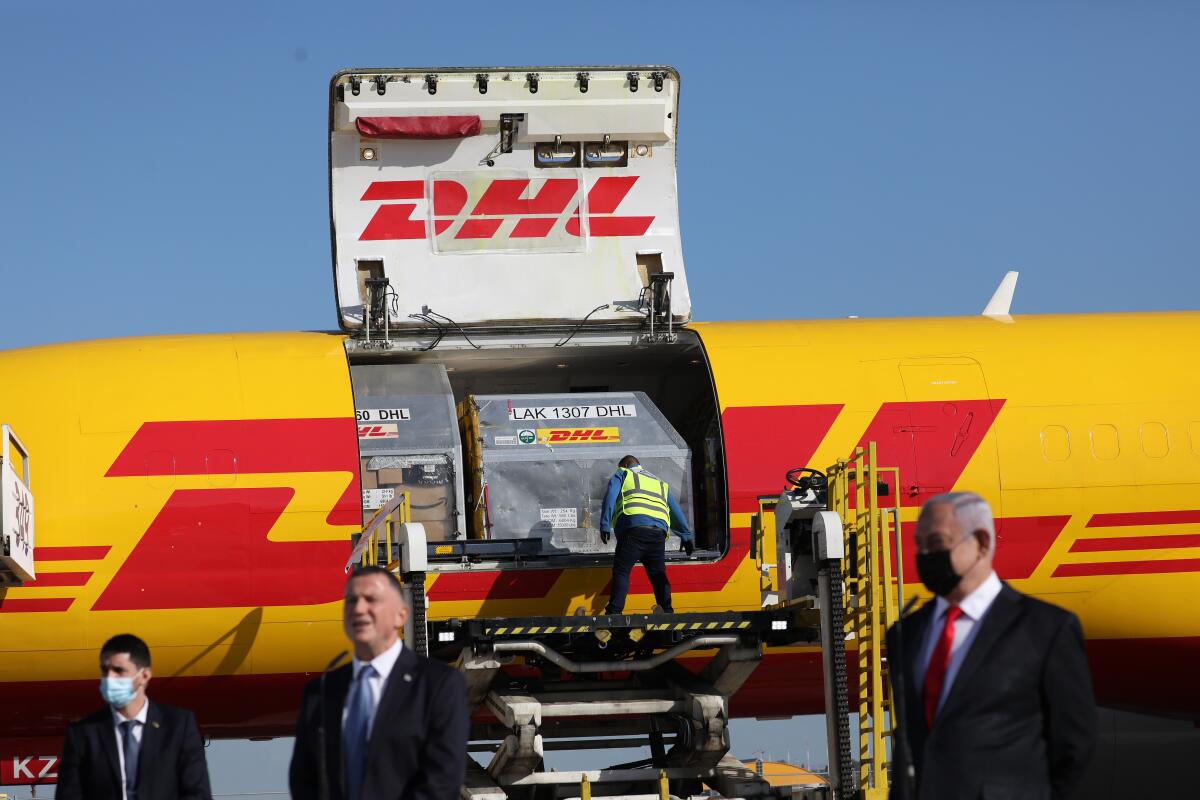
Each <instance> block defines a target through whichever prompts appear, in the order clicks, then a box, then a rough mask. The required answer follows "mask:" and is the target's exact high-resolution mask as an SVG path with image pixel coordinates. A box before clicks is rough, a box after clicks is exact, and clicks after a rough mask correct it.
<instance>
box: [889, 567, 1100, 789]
mask: <svg viewBox="0 0 1200 800" xmlns="http://www.w3.org/2000/svg"><path fill="white" fill-rule="evenodd" d="M934 606H935V604H934V603H932V602H930V603H926V604H925V605H924V606H922V607H921V608H920V609H918V610H917V611H915V612H914V613H912V614H910V615H909V616H908V617H906V618H905V619H904V621H903V631H904V641H903V660H904V665H905V666H907V667H908V669H907V670H904V671H903V673H904V674H903V676H901V675H900V674H899V673H900V672H901V670H899V669H897V667H899V666H901V665H900V664H899V663H897V662H896V661H893V663H892V681H893V686H894V687H895V690H896V691H897V692H899V691H900V688H899V686H898V685H897V684H898V683H901V682H902V683H903V684H904V697H905V712H906V715H907V719H906V720H905V730H906V731H907V733H908V745H909V748H908V749H909V752H910V753H911V755H912V760H913V762H914V764H915V766H916V773H917V776H916V777H917V797H918V798H920V800H941V799H942V798H947V799H949V798H954V800H974V798H982V800H1005V799H1006V798H1012V799H1013V800H1051V798H1053V800H1060V798H1069V797H1072V796H1073V794H1074V792H1075V790H1076V789H1077V788H1078V786H1079V784H1080V781H1081V780H1082V778H1083V774H1084V771H1085V769H1086V768H1087V765H1088V762H1089V760H1090V759H1091V755H1092V749H1093V746H1094V744H1095V737H1096V709H1095V702H1094V700H1093V698H1092V681H1091V676H1090V674H1089V672H1088V665H1087V655H1086V653H1085V651H1084V644H1083V631H1082V629H1081V628H1080V626H1079V619H1078V618H1077V617H1076V616H1075V615H1074V614H1072V613H1070V612H1068V611H1064V610H1063V609H1061V608H1059V607H1057V606H1053V605H1050V604H1049V603H1043V602H1042V601H1040V600H1035V599H1034V598H1032V597H1028V596H1026V595H1023V594H1021V593H1019V592H1017V591H1016V590H1014V589H1012V588H1011V587H1010V586H1009V585H1008V584H1004V587H1003V588H1002V589H1001V590H1000V594H999V595H998V596H997V597H996V599H995V601H994V602H993V603H992V606H991V608H989V609H988V612H987V614H986V615H985V616H984V618H983V622H982V623H980V626H981V627H980V629H979V631H978V632H977V633H976V635H975V638H974V640H973V641H972V643H971V649H970V650H969V651H967V655H966V658H965V659H964V660H963V663H962V666H961V667H960V668H959V671H958V674H957V676H955V679H954V683H953V685H951V687H950V692H949V694H948V695H947V696H946V702H945V703H944V704H943V705H942V709H941V711H940V712H939V713H938V716H937V719H935V720H934V723H933V728H932V730H931V729H929V728H928V727H927V726H926V724H925V713H924V710H923V705H922V703H921V687H920V686H918V685H916V680H915V675H916V670H915V669H914V667H913V665H914V664H915V663H916V661H917V659H918V658H919V657H920V650H921V644H922V642H923V641H924V639H925V634H926V631H927V630H928V628H929V625H930V623H931V622H932V617H933V612H934ZM897 652H898V650H897V648H896V631H895V628H894V627H893V628H892V630H890V631H889V632H888V653H889V654H895V653H897ZM903 769H904V765H902V764H899V763H898V764H897V765H896V769H895V771H894V776H895V777H894V779H893V781H892V794H891V796H892V797H893V798H906V797H907V792H906V790H905V786H904V781H903V778H902V775H903V774H904V773H903Z"/></svg>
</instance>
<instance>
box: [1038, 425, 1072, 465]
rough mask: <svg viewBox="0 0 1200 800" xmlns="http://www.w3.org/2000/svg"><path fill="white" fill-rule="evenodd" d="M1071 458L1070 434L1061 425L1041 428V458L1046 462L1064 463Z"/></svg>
mask: <svg viewBox="0 0 1200 800" xmlns="http://www.w3.org/2000/svg"><path fill="white" fill-rule="evenodd" d="M1070 457H1071V434H1070V433H1069V432H1068V431H1067V429H1066V428H1064V427H1063V426H1062V425H1047V426H1046V427H1044V428H1042V458H1044V459H1046V460H1047V461H1066V460H1067V459H1068V458H1070Z"/></svg>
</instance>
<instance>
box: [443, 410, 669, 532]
mask: <svg viewBox="0 0 1200 800" xmlns="http://www.w3.org/2000/svg"><path fill="white" fill-rule="evenodd" d="M459 415H460V417H461V419H462V424H463V431H464V434H463V436H464V441H465V445H466V448H467V464H468V472H469V475H468V486H469V489H468V495H469V497H468V503H469V504H470V506H471V512H472V513H471V519H472V529H471V535H472V536H473V537H476V538H481V539H491V540H496V539H539V540H541V542H542V547H541V552H542V553H543V554H545V555H550V554H555V553H560V554H561V553H597V552H606V551H611V550H612V549H613V547H614V542H612V541H610V542H609V543H608V544H607V545H603V544H601V542H600V535H599V531H600V514H601V510H602V509H601V506H602V503H603V501H604V492H605V489H606V488H607V486H608V480H609V478H611V477H612V475H613V473H614V472H615V471H616V468H617V462H618V461H620V460H621V458H622V457H623V456H625V455H627V454H628V455H634V456H636V457H637V458H638V459H639V460H640V461H641V462H642V465H643V466H644V467H645V468H646V469H647V470H649V471H650V472H651V473H653V474H654V475H656V476H658V477H659V478H661V479H662V480H664V481H666V482H667V483H668V484H670V486H671V491H672V493H673V494H674V495H675V498H676V499H677V500H678V501H679V505H680V506H681V507H682V509H683V511H684V513H685V514H686V515H687V517H688V521H689V523H691V520H692V455H691V451H690V450H689V449H688V446H687V444H686V443H685V442H684V440H683V437H681V436H680V435H679V434H678V433H677V432H676V431H675V429H674V428H673V427H672V426H671V423H669V422H667V419H666V417H664V416H663V415H662V413H661V412H660V411H659V410H658V409H657V408H656V407H655V406H654V404H653V403H651V402H650V399H649V398H648V397H647V396H646V394H645V393H644V392H603V393H588V394H583V393H579V394H520V395H472V396H469V397H468V398H467V399H466V400H464V401H463V402H462V403H461V404H460V406H459ZM667 546H668V548H670V549H678V548H679V539H678V538H677V537H671V539H670V540H669V541H668V545H667Z"/></svg>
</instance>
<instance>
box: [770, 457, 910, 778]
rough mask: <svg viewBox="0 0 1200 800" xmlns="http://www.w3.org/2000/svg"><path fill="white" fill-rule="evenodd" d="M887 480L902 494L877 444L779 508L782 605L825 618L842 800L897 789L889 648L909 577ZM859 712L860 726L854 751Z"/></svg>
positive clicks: (805, 473)
mask: <svg viewBox="0 0 1200 800" xmlns="http://www.w3.org/2000/svg"><path fill="white" fill-rule="evenodd" d="M884 476H890V477H891V487H897V486H899V485H900V480H899V470H898V469H896V468H882V467H879V466H878V463H877V460H876V447H875V443H874V442H870V443H868V444H867V445H866V446H865V447H859V448H856V449H855V451H854V453H853V454H851V456H850V458H848V459H846V460H842V461H838V462H837V463H836V464H834V465H832V466H830V467H829V468H828V469H827V470H826V471H825V472H823V473H822V472H820V471H818V470H814V469H811V468H803V469H799V470H793V471H792V472H791V473H789V474H788V479H789V483H790V484H791V487H790V488H788V489H787V490H785V491H784V492H783V494H782V495H780V497H779V499H778V501H776V503H775V504H774V520H775V528H776V530H775V541H776V561H777V565H776V569H777V576H776V584H777V589H778V592H779V597H780V605H781V606H782V607H785V608H787V607H793V606H800V607H814V606H815V607H816V608H817V609H818V611H819V617H820V624H821V655H822V668H823V673H824V682H825V709H826V721H827V737H828V743H829V772H830V784H831V786H832V788H833V792H834V796H835V797H837V798H862V800H885V798H887V796H888V789H889V786H890V781H891V774H890V765H891V761H892V756H891V753H892V750H893V747H894V745H895V742H894V741H893V739H894V728H895V723H894V720H895V713H894V710H893V705H892V701H893V697H892V691H891V684H890V682H889V674H888V668H887V659H886V656H885V653H884V647H885V637H886V634H887V630H888V628H890V627H891V625H892V624H894V623H895V622H896V620H897V618H898V617H899V609H900V607H901V605H902V600H903V598H902V596H901V592H902V584H903V574H902V572H901V566H900V565H901V553H902V541H901V537H900V536H899V532H900V511H899V506H898V502H893V504H892V505H887V504H885V503H884V502H883V498H884V497H885V496H886V493H889V491H890V492H891V494H892V497H893V498H894V497H895V494H894V489H893V490H889V487H888V485H887V483H886V482H885V481H884V480H883V478H884ZM763 511H764V514H762V515H760V516H761V517H762V518H764V519H765V518H766V517H765V511H766V509H765V508H764V509H763ZM847 642H851V643H853V647H854V651H855V652H854V654H853V658H852V657H851V655H850V654H849V653H848V652H847V647H846V646H847ZM852 679H853V684H854V686H856V687H857V689H856V691H855V692H854V694H853V695H852V693H851V688H852ZM852 708H853V710H855V711H857V713H858V719H859V725H858V747H857V748H855V747H854V745H853V740H852V737H851V733H850V711H851V709H852Z"/></svg>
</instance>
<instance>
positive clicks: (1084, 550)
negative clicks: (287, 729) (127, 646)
mask: <svg viewBox="0 0 1200 800" xmlns="http://www.w3.org/2000/svg"><path fill="white" fill-rule="evenodd" d="M1003 404H1004V401H1003V400H970V401H959V402H958V403H957V404H955V405H956V409H957V411H956V414H955V415H954V418H952V419H950V422H951V424H946V423H945V421H944V420H945V419H946V418H947V417H946V410H947V404H946V403H943V402H940V401H939V402H937V403H926V402H893V403H883V404H882V405H881V406H880V408H879V410H878V412H877V414H876V416H875V418H874V419H873V420H871V421H870V422H869V423H868V425H867V427H866V429H865V430H863V432H862V433H861V435H860V437H859V439H858V443H859V444H865V443H866V442H868V441H874V442H876V443H877V445H878V459H879V462H880V463H882V464H894V465H898V466H899V467H900V474H901V478H902V481H903V483H902V485H901V486H900V487H898V488H899V491H898V492H897V493H896V494H893V495H891V496H893V497H896V499H898V500H899V501H900V504H901V505H903V506H905V507H906V508H910V509H912V508H915V507H919V506H920V504H921V503H922V502H923V501H924V500H926V499H928V497H929V496H930V495H931V494H932V493H935V492H939V491H945V490H948V489H949V488H951V487H955V486H956V485H957V483H958V479H959V476H960V475H961V474H962V472H963V470H964V468H965V467H966V465H967V463H968V462H969V461H971V459H972V458H973V457H974V455H975V452H976V449H977V448H978V446H979V444H980V443H981V441H982V440H983V439H984V438H985V436H986V435H987V433H988V431H989V430H990V429H991V427H992V425H993V423H994V421H995V418H996V415H997V414H998V413H999V411H1000V409H1001V407H1002V406H1003ZM841 412H842V406H840V405H837V404H829V405H794V406H773V407H768V408H760V407H753V406H745V407H730V408H727V409H726V410H725V411H724V413H723V414H722V423H723V427H724V433H725V460H726V467H727V474H728V484H727V490H728V499H729V512H730V515H731V527H730V530H729V537H730V546H729V550H728V552H727V554H726V556H725V557H724V558H721V559H718V560H716V561H713V562H706V563H698V564H692V565H687V566H685V567H679V566H672V567H671V568H670V569H671V570H672V571H673V572H675V573H678V576H677V577H678V580H677V583H678V590H679V592H680V593H687V592H708V591H722V590H723V589H724V588H725V587H726V585H727V583H728V581H730V580H731V579H732V576H733V574H734V572H735V570H736V568H737V566H738V564H739V563H742V562H743V561H744V559H745V558H746V557H747V556H748V553H749V545H750V529H749V527H748V526H747V525H746V524H744V523H743V522H742V519H744V518H745V517H748V516H749V515H750V514H752V513H755V512H757V509H758V498H759V497H761V496H763V495H765V494H771V493H773V492H777V491H778V486H779V478H780V476H781V475H782V474H783V473H784V472H786V470H787V469H788V468H789V467H790V466H793V465H794V464H796V463H807V462H808V460H809V459H810V458H811V457H812V455H813V454H814V453H815V451H816V450H817V447H818V445H820V444H821V443H822V442H823V441H824V440H825V438H826V436H827V435H828V434H829V432H830V430H831V428H832V426H833V423H834V421H835V420H836V419H837V418H838V417H839V415H840V414H841ZM964 419H967V420H970V421H972V422H973V423H974V424H972V425H970V426H966V425H964V424H963V420H964ZM897 420H900V421H901V422H903V424H902V425H901V424H897ZM914 426H915V427H919V428H920V429H921V432H922V435H921V436H920V437H912V436H911V435H908V434H907V433H906V431H907V430H909V429H911V428H912V427H914ZM964 431H965V433H964ZM781 432H785V433H786V436H785V435H784V434H782V433H781ZM536 434H537V440H538V441H539V442H545V443H553V444H572V443H597V442H615V441H619V436H620V431H619V429H618V428H615V427H613V428H539V429H537V431H536ZM780 437H783V439H784V441H780V442H779V445H778V446H777V447H772V448H763V447H762V446H761V445H762V442H764V441H768V440H773V439H780ZM356 439H357V436H356V431H355V421H354V419H353V418H347V419H341V418H333V419H289V420H269V419H268V420H263V419H260V420H210V421H194V422H149V423H145V424H144V425H143V426H142V427H141V429H140V430H138V431H137V433H136V434H135V435H134V436H133V438H132V439H131V440H130V441H129V442H128V443H127V444H126V446H125V447H124V448H123V450H122V451H121V453H120V454H119V455H118V456H117V458H116V460H115V461H114V462H113V463H112V466H111V467H110V468H109V469H108V471H107V473H106V475H105V477H106V478H109V479H121V478H136V477H143V478H144V477H152V476H161V475H167V476H186V475H196V476H203V475H206V474H207V475H212V474H214V466H213V464H214V458H216V457H217V456H218V455H219V454H222V453H223V454H226V455H225V456H224V457H225V458H226V460H227V461H229V464H228V465H226V466H218V467H217V468H216V469H217V471H218V472H229V473H233V472H236V474H237V475H239V476H251V475H263V476H271V475H274V476H278V478H279V481H278V483H275V482H274V481H272V480H270V479H269V478H268V481H269V484H268V485H261V484H260V485H251V486H228V487H222V488H217V487H212V488H175V489H173V490H172V491H171V492H170V493H169V494H168V496H167V499H166V500H165V503H164V505H163V506H161V507H160V508H159V510H158V512H157V513H156V515H155V516H154V518H153V519H152V520H151V522H150V524H149V527H148V528H147V529H146V530H145V531H144V532H143V533H142V534H141V536H140V537H139V538H138V540H137V543H136V544H135V546H134V547H133V550H132V551H131V552H130V553H129V554H128V555H127V556H125V557H124V558H123V561H122V563H120V564H118V565H116V567H115V572H114V573H113V574H112V575H111V577H110V579H109V582H108V585H107V586H106V587H105V588H104V589H103V590H102V591H101V592H100V594H99V596H98V598H97V599H96V600H95V602H94V604H93V605H92V606H91V608H92V610H97V611H102V610H105V611H111V610H132V609H149V608H158V609H168V608H222V607H251V608H254V607H269V606H289V605H309V604H315V603H328V602H331V601H333V600H336V599H337V598H338V597H339V596H340V586H341V583H342V581H343V580H344V575H343V573H342V568H341V566H342V565H343V564H344V563H345V558H346V556H347V554H348V552H349V545H348V534H347V530H348V529H350V528H353V527H355V526H359V525H361V507H360V504H359V495H360V489H359V481H358V449H357V446H356ZM844 444H846V445H850V444H851V442H845V443H844ZM163 454H170V455H171V456H172V457H171V458H169V459H165V458H163V457H162V456H163ZM234 454H236V461H234V460H232V459H233V458H234ZM218 461H219V459H218ZM918 463H919V464H920V474H921V475H922V476H923V478H924V480H923V481H922V485H914V484H915V479H914V477H913V476H915V475H917V474H918V470H917V464H918ZM234 465H236V466H234ZM306 473H328V474H329V475H330V480H331V486H332V488H333V489H335V490H339V489H340V490H341V493H340V495H339V496H337V499H336V500H334V501H333V504H332V508H330V507H329V506H325V509H324V510H323V511H322V512H321V516H323V517H324V519H323V520H321V519H320V517H318V519H317V524H318V525H320V524H321V523H322V522H323V523H324V526H328V532H327V534H326V535H325V536H321V537H320V538H314V539H312V540H308V541H275V540H273V539H272V538H271V532H272V529H273V528H274V527H275V524H276V522H278V521H279V520H280V518H281V516H282V515H283V514H284V512H285V511H287V510H289V507H290V506H291V504H292V500H293V498H294V497H295V496H296V489H295V488H294V487H293V486H289V485H288V484H289V483H294V482H295V481H296V480H297V479H298V478H299V477H300V476H303V475H304V474H306ZM285 475H292V476H294V477H293V478H287V477H284V476H285ZM888 480H890V477H889V478H888ZM343 487H344V488H343ZM891 488H892V491H895V489H896V488H897V487H891ZM299 510H302V511H303V512H305V513H309V514H311V509H309V508H307V507H306V508H304V509H299ZM1063 511H1065V512H1068V513H1061V514H1055V515H1049V516H1017V517H1011V516H1010V517H1002V518H999V519H997V527H998V529H999V530H1000V531H1002V535H1003V536H1004V537H1005V539H1006V544H1007V546H1006V547H1003V548H1000V550H999V551H998V553H997V571H998V572H999V573H1000V575H1001V577H1004V578H1006V579H1024V578H1030V577H1032V576H1033V574H1034V572H1035V570H1037V569H1038V568H1039V566H1040V565H1042V562H1043V560H1044V559H1045V557H1046V556H1047V554H1048V553H1049V552H1050V548H1051V545H1052V544H1053V543H1054V542H1055V541H1057V540H1058V539H1059V537H1060V535H1062V534H1063V532H1064V530H1065V529H1066V528H1067V524H1068V522H1069V521H1070V520H1071V515H1070V513H1069V509H1063ZM735 518H736V519H737V520H738V521H737V522H736V523H734V522H733V521H732V520H733V519H735ZM1198 522H1200V510H1175V511H1148V510H1146V511H1142V510H1139V511H1137V512H1129V513H1124V514H1111V513H1110V514H1097V515H1090V516H1089V518H1088V522H1087V532H1088V533H1089V534H1093V529H1101V530H1105V529H1120V528H1121V527H1125V528H1127V529H1131V530H1132V529H1136V528H1139V527H1141V528H1143V529H1144V528H1145V526H1148V525H1164V526H1168V527H1167V528H1166V530H1164V531H1163V533H1162V534H1158V535H1153V536H1147V535H1138V536H1122V537H1115V538H1114V537H1111V536H1106V537H1103V538H1101V537H1097V536H1095V535H1094V534H1093V535H1090V536H1084V537H1081V538H1080V539H1079V540H1078V541H1076V542H1074V544H1073V545H1072V546H1071V548H1070V550H1069V553H1065V554H1064V555H1065V560H1060V561H1059V562H1058V563H1055V564H1052V565H1050V568H1051V570H1052V574H1051V575H1050V577H1054V578H1063V577H1075V576H1089V575H1121V574H1144V573H1166V572H1175V573H1180V572H1195V571H1200V559H1196V558H1160V559H1146V558H1140V559H1136V558H1135V559H1128V558H1123V557H1122V556H1123V554H1124V551H1129V552H1141V551H1144V550H1146V549H1147V548H1150V549H1153V548H1178V547H1186V546H1200V536H1198V535H1196V534H1193V533H1190V532H1177V531H1176V530H1175V529H1174V528H1172V527H1170V526H1172V525H1179V524H1183V523H1198ZM913 524H914V523H913V522H912V521H909V520H905V521H904V523H903V529H904V533H905V535H906V537H908V536H911V529H912V525H913ZM110 549H111V547H110V546H109V545H107V544H96V543H89V544H88V545H86V546H60V547H38V548H35V552H34V558H35V559H36V561H37V562H38V564H39V567H40V566H41V565H42V564H47V563H49V564H51V565H54V566H56V567H57V566H59V565H60V564H63V565H66V564H71V565H72V566H73V563H72V562H80V561H95V560H97V559H104V558H106V557H107V556H108V553H109V551H110ZM1099 552H1103V553H1111V555H1112V557H1111V558H1109V559H1105V560H1103V561H1095V560H1094V559H1092V561H1089V562H1088V563H1083V562H1082V561H1080V560H1079V559H1078V558H1076V557H1075V554H1091V553H1099ZM912 557H913V554H912V551H911V549H910V548H905V551H904V560H905V562H906V566H905V577H906V579H907V580H909V581H911V580H913V579H914V577H915V575H916V570H915V564H913V563H912ZM164 565H167V566H169V567H170V569H166V568H164ZM561 573H562V570H561V569H560V570H541V571H538V570H533V571H528V572H525V571H521V572H519V576H518V575H513V576H512V578H511V579H510V580H508V581H507V582H506V583H504V584H503V586H502V587H500V588H497V586H494V585H493V582H494V581H493V578H492V577H489V576H498V575H499V574H500V573H499V572H497V571H486V572H484V571H479V572H470V573H444V574H442V575H440V576H439V577H438V579H437V580H436V581H435V582H434V583H433V586H432V587H431V589H430V598H431V599H454V600H466V599H482V598H483V597H492V598H496V597H502V598H505V599H537V598H540V597H544V596H545V595H546V593H547V592H549V591H550V589H551V587H552V586H553V585H554V583H555V582H556V581H557V579H558V576H559V575H560V574H561ZM183 574H204V575H205V576H206V579H205V580H202V581H190V580H180V578H181V576H182V575H183ZM251 575H253V579H252V580H251V579H250V577H249V576H251ZM92 577H93V573H92V572H90V571H79V570H76V571H69V572H62V571H55V570H54V569H51V570H46V571H44V572H43V571H42V570H41V569H40V568H39V575H38V579H37V580H36V581H34V582H31V583H29V584H27V586H26V587H24V588H17V589H13V590H11V591H10V592H9V596H7V597H5V598H3V602H2V603H0V612H38V611H40V612H65V611H68V610H71V608H72V606H73V604H74V600H75V598H74V597H71V596H69V595H71V594H73V591H72V589H71V587H82V586H84V585H86V584H88V583H89V581H90V580H91V579H92ZM673 580H674V579H673ZM635 584H636V585H635V591H637V592H642V591H643V590H644V591H649V588H648V586H643V585H642V584H641V583H638V582H636V581H635ZM50 587H61V589H60V592H61V594H60V595H59V596H49V595H44V594H31V595H29V596H26V593H27V592H39V591H42V590H43V589H45V588H50Z"/></svg>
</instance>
